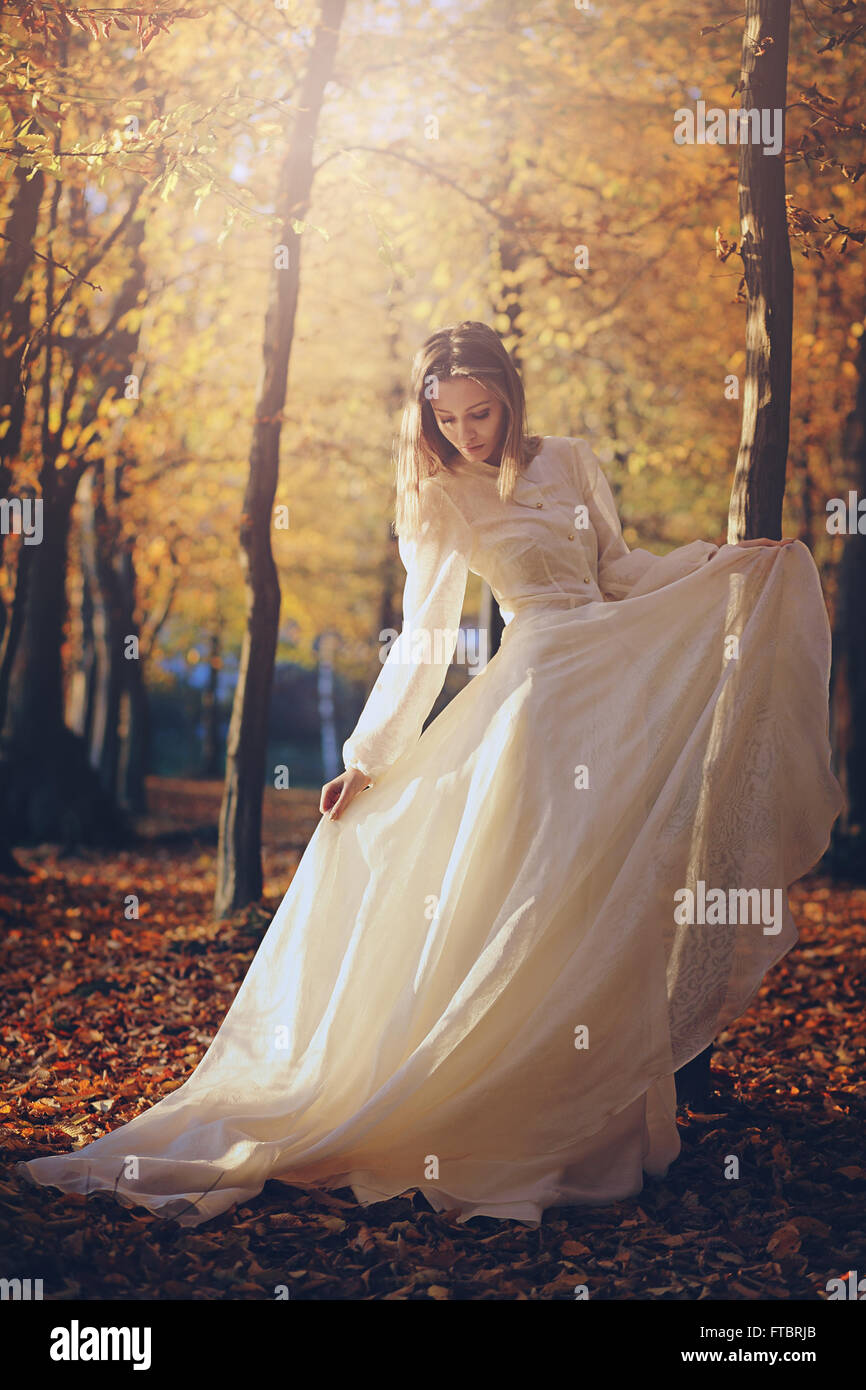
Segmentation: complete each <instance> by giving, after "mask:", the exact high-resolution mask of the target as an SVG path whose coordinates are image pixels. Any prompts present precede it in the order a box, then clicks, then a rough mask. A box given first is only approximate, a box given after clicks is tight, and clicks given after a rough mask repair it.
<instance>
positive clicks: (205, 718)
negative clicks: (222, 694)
mask: <svg viewBox="0 0 866 1390" xmlns="http://www.w3.org/2000/svg"><path fill="white" fill-rule="evenodd" d="M221 666H222V645H221V638H220V632H219V629H218V628H215V629H214V631H213V632H212V633H211V635H210V655H209V658H208V678H207V686H206V687H205V689H204V692H203V694H202V749H201V775H202V777H219V774H220V726H219V702H218V700H217V693H218V690H219V677H220V668H221Z"/></svg>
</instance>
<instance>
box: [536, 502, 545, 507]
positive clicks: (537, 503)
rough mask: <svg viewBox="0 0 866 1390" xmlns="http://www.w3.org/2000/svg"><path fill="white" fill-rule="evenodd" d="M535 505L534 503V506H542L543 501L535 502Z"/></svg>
mask: <svg viewBox="0 0 866 1390" xmlns="http://www.w3.org/2000/svg"><path fill="white" fill-rule="evenodd" d="M535 505H536V507H543V506H544V503H543V502H536V504H535Z"/></svg>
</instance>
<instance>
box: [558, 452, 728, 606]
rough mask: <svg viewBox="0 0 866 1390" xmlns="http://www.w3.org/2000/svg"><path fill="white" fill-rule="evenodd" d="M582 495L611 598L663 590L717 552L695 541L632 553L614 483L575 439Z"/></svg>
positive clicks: (601, 580)
mask: <svg viewBox="0 0 866 1390" xmlns="http://www.w3.org/2000/svg"><path fill="white" fill-rule="evenodd" d="M573 443H574V445H575V456H576V457H575V465H576V470H575V471H576V474H577V483H578V491H579V493H580V495H581V498H582V499H583V501H584V502H585V503H586V506H587V508H588V511H589V520H590V524H591V526H592V528H593V530H594V531H595V534H596V537H597V539H598V587H599V588H600V589H601V592H602V594H603V595H604V597H605V598H608V599H621V598H636V597H637V596H638V595H639V594H648V593H652V591H653V590H654V589H662V588H664V586H665V585H666V584H672V583H673V582H674V580H676V579H683V578H684V577H685V575H687V574H691V573H692V571H693V570H696V569H700V567H701V565H704V564H706V562H707V560H709V559H711V558H712V556H713V555H715V554H716V553H717V552H718V549H719V547H718V546H717V545H713V544H712V543H711V542H710V541H691V542H690V543H689V544H688V545H681V546H678V547H677V549H676V550H672V551H670V552H669V554H667V555H653V554H652V552H651V551H649V550H641V549H635V550H629V548H628V546H627V545H626V543H625V540H624V539H623V534H622V526H621V525H620V520H619V514H618V512H617V509H616V502H615V501H614V496H613V493H612V492H611V488H610V484H609V483H608V481H607V478H606V477H605V475H604V472H603V471H602V468H601V465H600V463H599V461H598V459H597V457H596V455H595V452H594V451H593V449H592V448H591V447H590V445H589V444H588V443H587V441H586V440H585V439H575V440H574V441H573Z"/></svg>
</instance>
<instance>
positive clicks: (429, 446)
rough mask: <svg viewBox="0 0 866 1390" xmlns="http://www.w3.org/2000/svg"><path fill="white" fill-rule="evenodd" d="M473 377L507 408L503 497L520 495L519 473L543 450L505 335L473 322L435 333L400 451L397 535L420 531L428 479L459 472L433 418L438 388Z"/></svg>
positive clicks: (408, 408)
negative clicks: (529, 425)
mask: <svg viewBox="0 0 866 1390" xmlns="http://www.w3.org/2000/svg"><path fill="white" fill-rule="evenodd" d="M454 377H468V378H469V379H470V380H472V381H477V382H478V384H479V385H480V386H484V387H486V389H487V390H488V391H489V392H490V394H491V395H492V396H495V397H496V398H497V400H499V401H501V402H502V405H503V407H504V418H503V426H504V434H503V439H502V453H501V456H500V462H499V496H500V497H502V498H503V499H505V498H508V497H510V496H511V495H512V493H513V492H514V484H515V482H516V480H517V475H518V473H519V472H520V471H521V470H522V469H523V468H524V467H525V466H526V464H527V463H528V462H529V460H530V459H531V458H534V457H535V455H536V454H537V453H538V450H539V449H540V448H541V444H542V440H541V436H540V435H528V434H527V433H526V400H525V397H524V393H523V382H522V381H521V380H520V376H519V374H518V371H517V368H516V367H515V365H514V363H513V362H512V360H511V358H510V357H509V355H508V353H507V352H506V350H505V345H504V343H503V342H502V339H501V338H500V336H499V334H498V333H496V332H495V331H494V330H493V329H492V328H489V327H488V325H487V324H486V323H476V322H474V321H473V320H471V319H467V320H466V321H465V322H464V323H458V324H455V325H453V326H452V327H451V328H440V329H439V330H438V331H437V332H436V333H432V334H431V335H430V337H429V338H428V339H427V340H426V342H424V343H423V344H422V345H421V347H420V348H419V349H418V351H417V353H416V354H415V359H414V361H413V363H412V378H411V382H410V386H409V398H408V400H407V402H406V405H405V407H404V410H403V420H402V423H401V426H400V439H399V442H398V445H397V449H396V460H395V462H396V473H397V516H396V523H395V530H396V532H397V534H398V535H399V536H405V535H409V534H410V533H411V532H412V531H414V530H415V529H416V528H417V526H418V518H419V498H420V493H421V483H422V481H423V479H424V478H429V477H432V475H433V474H434V473H438V472H439V471H440V469H443V468H444V469H446V470H447V471H448V472H453V471H454V470H455V468H457V467H458V466H459V464H460V462H461V458H462V456H461V454H460V452H459V450H457V449H455V448H454V446H453V445H452V444H450V443H449V441H448V440H447V439H446V438H445V436H444V434H443V433H442V431H441V430H440V429H439V425H438V423H437V421H436V416H435V415H434V414H433V407H432V405H431V403H430V402H431V399H436V392H437V389H438V384H439V382H441V381H449V380H451V379H453V378H454Z"/></svg>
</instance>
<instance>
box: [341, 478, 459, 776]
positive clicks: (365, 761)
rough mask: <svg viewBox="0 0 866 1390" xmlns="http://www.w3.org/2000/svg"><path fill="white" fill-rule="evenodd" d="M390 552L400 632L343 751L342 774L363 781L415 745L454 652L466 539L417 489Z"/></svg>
mask: <svg viewBox="0 0 866 1390" xmlns="http://www.w3.org/2000/svg"><path fill="white" fill-rule="evenodd" d="M398 550H399V553H400V559H401V560H402V562H403V565H404V567H405V569H406V583H405V586H404V589H403V628H402V631H401V633H400V635H399V637H398V638H396V640H395V641H394V642H393V643H392V644H391V647H390V650H389V652H388V656H387V659H386V660H385V663H384V665H383V667H382V672H381V675H380V676H379V679H378V680H377V681H376V684H375V685H374V686H373V689H372V691H371V692H370V695H369V698H368V700H367V703H366V704H365V706H364V708H363V710H362V711H361V717H360V719H359V720H358V723H357V724H356V726H355V728H354V730H353V731H352V733H351V734H350V735H349V737H348V739H347V740H346V742H345V743H344V745H343V761H344V763H345V765H346V767H347V768H349V767H355V768H358V770H359V771H360V772H363V773H364V775H365V776H366V777H369V778H370V779H371V781H375V780H376V779H377V778H378V777H379V776H381V774H382V773H383V772H384V771H385V769H386V768H388V767H390V765H391V764H392V763H393V762H396V760H397V758H399V757H401V756H402V754H403V753H405V752H406V751H407V750H408V749H409V748H411V746H412V745H413V744H414V743H415V742H416V741H417V739H418V738H419V737H420V735H421V730H422V728H423V725H424V721H425V719H426V718H427V716H428V714H429V713H430V711H431V709H432V708H433V704H434V702H435V700H436V697H437V695H438V694H439V692H440V690H441V689H442V686H443V684H444V683H445V676H446V673H447V671H448V666H449V664H450V662H451V658H452V656H453V654H454V648H455V646H456V644H457V636H458V632H459V628H460V615H461V612H462V609H463V599H464V596H465V593H466V580H467V576H468V573H469V559H470V555H471V550H472V531H471V528H470V526H469V524H468V522H467V521H466V520H465V518H464V517H463V516H462V514H461V513H460V511H459V510H458V508H457V507H456V506H455V504H454V503H453V502H452V501H451V498H450V497H449V496H448V494H447V492H446V491H445V489H444V488H443V487H442V486H441V485H440V484H438V483H436V482H435V481H428V482H424V483H422V486H421V510H420V526H419V528H418V530H417V531H416V532H415V533H414V534H413V535H412V536H409V537H402V536H401V537H400V540H399V542H398Z"/></svg>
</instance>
